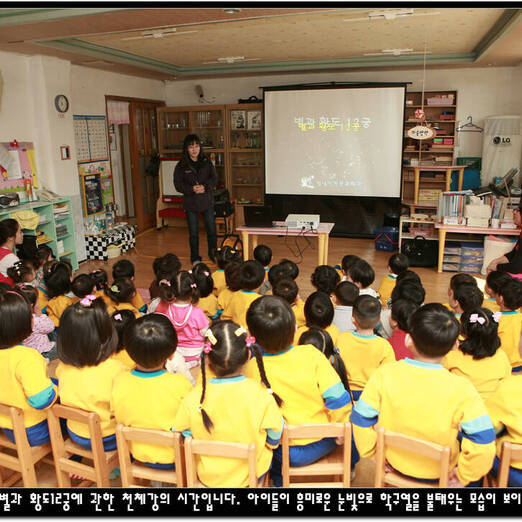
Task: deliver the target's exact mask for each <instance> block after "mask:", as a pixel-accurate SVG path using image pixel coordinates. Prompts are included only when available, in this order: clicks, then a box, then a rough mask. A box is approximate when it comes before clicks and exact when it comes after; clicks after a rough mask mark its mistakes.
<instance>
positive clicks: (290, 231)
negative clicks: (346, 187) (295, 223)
mask: <svg viewBox="0 0 522 522" xmlns="http://www.w3.org/2000/svg"><path fill="white" fill-rule="evenodd" d="M334 226H335V223H320V224H319V227H318V228H317V230H305V231H303V230H301V229H297V228H287V227H285V222H284V221H274V226H273V227H246V226H240V227H236V230H237V231H238V232H241V240H242V241H243V259H244V260H245V261H246V260H247V259H248V258H249V252H250V250H249V243H250V238H252V250H254V248H256V246H257V236H302V237H308V238H309V237H316V238H317V242H318V264H319V265H327V264H328V239H329V237H330V232H331V231H332V228H333V227H334Z"/></svg>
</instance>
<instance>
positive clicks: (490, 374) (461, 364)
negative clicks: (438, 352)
mask: <svg viewBox="0 0 522 522" xmlns="http://www.w3.org/2000/svg"><path fill="white" fill-rule="evenodd" d="M442 365H443V366H444V368H446V369H448V370H449V371H450V372H451V373H454V374H455V375H460V376H461V377H466V378H467V379H469V380H470V381H471V382H472V384H473V386H475V388H476V390H477V391H478V392H479V395H480V396H481V397H482V400H484V401H485V400H486V399H487V398H488V397H489V396H490V395H491V394H492V393H493V392H494V391H495V390H496V389H497V386H498V385H499V384H500V382H501V381H502V379H505V378H506V377H509V376H510V375H511V365H510V364H509V359H508V358H507V355H506V354H505V352H504V351H502V350H497V351H496V352H495V354H494V355H492V356H491V357H484V358H483V359H473V356H472V355H470V354H468V353H464V352H461V351H460V350H451V352H449V353H447V354H446V356H445V357H444V359H442Z"/></svg>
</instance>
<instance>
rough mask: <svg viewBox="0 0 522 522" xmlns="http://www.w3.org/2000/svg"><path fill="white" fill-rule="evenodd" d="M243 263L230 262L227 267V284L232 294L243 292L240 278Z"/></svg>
mask: <svg viewBox="0 0 522 522" xmlns="http://www.w3.org/2000/svg"><path fill="white" fill-rule="evenodd" d="M241 264H242V261H230V263H227V265H226V266H225V269H224V270H225V283H226V284H227V287H228V289H229V290H231V291H232V292H237V291H238V290H241V279H240V277H239V269H240V268H241Z"/></svg>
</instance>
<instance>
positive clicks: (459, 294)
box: [449, 284, 484, 319]
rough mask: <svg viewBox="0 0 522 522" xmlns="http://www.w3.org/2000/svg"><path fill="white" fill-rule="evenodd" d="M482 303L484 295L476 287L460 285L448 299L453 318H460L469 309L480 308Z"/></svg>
mask: <svg viewBox="0 0 522 522" xmlns="http://www.w3.org/2000/svg"><path fill="white" fill-rule="evenodd" d="M483 301H484V294H483V293H482V292H481V290H480V288H479V287H478V286H476V285H469V284H460V285H458V286H456V287H455V290H454V291H453V292H452V294H451V296H450V298H449V305H450V308H451V309H452V310H453V312H454V313H455V317H456V318H457V319H460V316H461V315H462V314H463V313H464V312H465V311H466V310H470V309H471V308H480V307H481V306H482V302H483Z"/></svg>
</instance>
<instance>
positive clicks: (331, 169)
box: [265, 86, 405, 197]
mask: <svg viewBox="0 0 522 522" xmlns="http://www.w3.org/2000/svg"><path fill="white" fill-rule="evenodd" d="M404 93H405V89H404V87H402V86H400V87H370V88H342V89H340V88H335V89H314V90H281V91H277V90H267V91H266V92H265V165H266V170H265V172H266V180H265V186H266V192H267V194H297V195H299V194H306V195H337V196H380V197H399V196H400V180H401V157H402V152H401V151H402V134H403V130H402V129H403V114H404Z"/></svg>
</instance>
